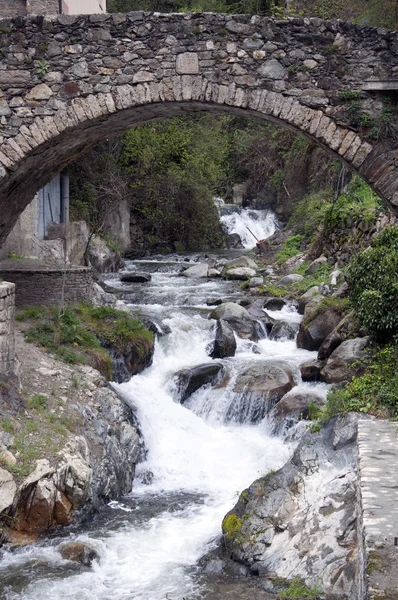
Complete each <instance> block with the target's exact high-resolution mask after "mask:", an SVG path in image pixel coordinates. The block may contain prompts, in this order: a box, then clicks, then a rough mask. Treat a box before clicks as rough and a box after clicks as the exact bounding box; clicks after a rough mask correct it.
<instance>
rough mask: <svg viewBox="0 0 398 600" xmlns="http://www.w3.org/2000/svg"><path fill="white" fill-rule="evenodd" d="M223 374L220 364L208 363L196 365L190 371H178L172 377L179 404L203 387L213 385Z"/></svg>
mask: <svg viewBox="0 0 398 600" xmlns="http://www.w3.org/2000/svg"><path fill="white" fill-rule="evenodd" d="M222 373H223V366H222V364H221V363H208V364H204V365H198V366H197V367H192V368H191V369H184V370H182V371H178V372H177V373H175V375H174V381H175V385H176V389H177V395H178V399H179V401H180V402H181V404H184V402H185V401H186V400H188V398H189V396H191V394H193V393H194V392H196V390H198V389H199V388H201V387H203V386H204V385H215V384H216V383H218V381H220V379H221V377H222Z"/></svg>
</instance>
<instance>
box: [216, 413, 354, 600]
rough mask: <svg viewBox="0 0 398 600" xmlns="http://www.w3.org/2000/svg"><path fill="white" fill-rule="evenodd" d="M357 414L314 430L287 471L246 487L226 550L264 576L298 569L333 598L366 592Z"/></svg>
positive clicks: (229, 525)
mask: <svg viewBox="0 0 398 600" xmlns="http://www.w3.org/2000/svg"><path fill="white" fill-rule="evenodd" d="M357 419H358V417H357V416H356V415H352V414H351V415H343V416H340V417H334V418H333V419H331V420H330V421H329V422H328V423H327V424H326V425H325V427H324V428H323V429H322V430H321V431H320V432H319V433H313V432H311V431H308V432H307V433H306V434H305V435H304V436H303V438H302V439H301V441H300V443H299V445H298V447H297V448H296V450H295V452H294V454H293V456H292V458H291V459H290V460H289V461H288V462H287V463H286V464H285V465H284V466H283V467H282V468H281V469H279V471H277V472H276V473H270V474H269V475H266V476H265V477H261V478H260V479H257V480H256V481H255V482H254V483H252V485H251V486H250V487H249V488H248V489H247V490H245V491H244V492H243V493H242V494H241V496H240V498H239V501H238V502H237V504H236V505H235V506H234V508H233V509H232V510H231V511H230V512H229V513H228V514H227V515H226V517H225V518H224V521H223V525H222V530H223V545H224V547H225V555H227V556H229V557H231V558H232V559H233V560H235V561H237V562H238V563H239V564H244V565H246V566H248V567H249V568H250V570H251V572H252V573H255V574H258V575H259V576H260V577H267V576H273V577H275V576H277V577H282V578H288V579H291V578H293V577H294V576H296V575H297V576H301V577H302V578H303V579H304V581H305V583H306V584H307V585H308V586H313V585H319V586H320V587H321V588H322V589H324V590H327V594H328V597H329V595H330V597H331V598H332V597H333V598H336V599H338V598H340V599H341V600H342V599H343V598H344V599H345V598H356V597H357V596H358V589H357V582H358V575H359V573H358V559H357V553H356V552H355V551H354V552H353V549H355V548H356V545H357V542H358V540H357V477H358V476H357V473H356V469H357V467H356V443H355V438H356V422H357ZM248 540H250V543H248Z"/></svg>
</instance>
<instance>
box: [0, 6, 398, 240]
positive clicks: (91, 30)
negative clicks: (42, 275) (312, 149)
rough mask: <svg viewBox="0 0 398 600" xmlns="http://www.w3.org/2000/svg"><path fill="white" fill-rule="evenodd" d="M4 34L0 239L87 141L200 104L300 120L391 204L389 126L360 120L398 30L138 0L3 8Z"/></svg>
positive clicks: (392, 59) (394, 52)
mask: <svg viewBox="0 0 398 600" xmlns="http://www.w3.org/2000/svg"><path fill="white" fill-rule="evenodd" d="M0 46H1V49H2V54H1V56H0V242H1V240H2V239H4V238H5V237H6V235H7V234H8V233H9V231H11V229H12V226H13V225H14V223H15V221H16V219H17V217H18V215H19V214H20V213H21V212H22V210H23V209H24V208H25V206H26V205H27V204H28V202H29V201H30V200H31V198H32V197H33V195H34V193H35V191H36V190H37V189H38V188H40V187H42V186H43V185H44V184H45V183H46V182H48V181H49V180H51V178H52V176H53V175H54V174H55V173H57V172H59V171H60V170H61V169H62V168H63V167H65V166H66V165H67V164H68V162H70V161H71V160H73V159H76V158H77V157H78V156H79V155H80V154H81V153H83V152H84V151H85V150H87V149H88V148H90V147H91V146H92V145H93V144H95V143H98V142H100V141H102V140H104V139H106V138H108V137H109V136H110V135H116V134H118V133H121V132H123V131H125V130H126V129H127V128H129V127H134V126H136V125H141V124H143V123H146V122H149V121H153V120H156V119H161V118H168V117H172V116H175V115H181V114H185V113H187V112H198V111H214V112H221V111H224V112H228V113H231V114H237V115H241V116H248V117H258V118H261V119H265V120H268V121H272V122H274V123H277V124H280V125H283V126H285V127H288V128H291V129H293V130H295V131H297V132H301V133H302V134H303V135H305V136H306V137H308V138H309V139H311V140H312V141H314V142H315V143H316V144H318V145H320V146H322V147H324V148H325V149H327V150H329V151H330V152H331V153H334V154H335V155H336V156H338V157H340V158H341V159H342V160H343V161H344V162H345V163H346V164H347V165H348V166H349V168H351V169H354V170H356V171H358V172H359V173H360V174H361V175H362V176H363V177H364V178H365V180H366V181H368V182H369V183H370V184H371V185H372V186H373V188H374V189H375V190H376V191H377V192H378V193H379V194H380V195H381V196H382V197H384V198H385V199H386V201H388V202H390V204H392V205H395V206H396V207H397V210H398V161H397V158H396V154H397V151H398V143H397V141H396V140H395V138H394V135H392V134H393V133H394V132H393V129H394V128H390V130H389V131H390V135H389V133H388V128H387V129H386V128H385V130H384V132H385V135H384V134H383V136H381V135H379V134H378V136H377V137H376V138H375V137H371V136H369V133H370V127H367V125H366V124H368V123H369V119H376V121H375V122H376V124H377V123H379V125H380V124H381V123H382V121H381V120H380V122H379V121H377V119H381V117H380V115H381V114H382V113H381V111H382V109H383V103H382V99H381V97H380V96H378V93H375V92H374V91H371V92H369V91H368V90H369V89H372V90H374V89H375V85H374V84H376V89H378V88H377V85H378V82H381V83H383V82H384V83H386V84H389V83H390V82H391V84H392V85H393V84H394V85H397V82H396V79H397V74H398V66H397V57H398V32H394V31H388V30H385V29H381V28H372V27H364V26H360V25H356V24H352V23H345V22H342V21H322V20H321V19H316V18H314V19H302V18H294V19H286V20H285V19H267V18H261V17H259V16H251V15H223V14H209V13H195V14H160V13H146V12H142V11H137V12H132V13H128V14H101V15H79V16H71V15H57V16H53V17H48V16H39V15H37V16H33V15H28V17H26V18H25V19H23V20H22V19H14V20H11V21H10V20H7V21H6V22H4V26H2V27H1V28H0ZM367 82H368V83H367ZM368 84H369V85H370V87H369V85H368ZM367 85H368V87H367ZM372 86H373V87H372ZM379 89H384V88H383V86H382V87H381V88H380V86H379ZM387 89H389V88H388V85H387ZM391 89H392V88H391ZM342 92H345V94H344V93H343V94H342ZM352 92H354V97H355V100H356V103H357V104H359V108H358V110H357V107H356V108H355V110H356V112H358V114H361V111H363V112H364V113H366V115H365V117H366V118H364V119H362V120H361V119H360V123H359V125H358V124H357V125H353V123H352V112H353V106H352V103H351V98H352ZM355 106H356V105H355ZM377 131H379V129H378V130H377ZM391 132H392V133H391ZM381 138H383V139H381Z"/></svg>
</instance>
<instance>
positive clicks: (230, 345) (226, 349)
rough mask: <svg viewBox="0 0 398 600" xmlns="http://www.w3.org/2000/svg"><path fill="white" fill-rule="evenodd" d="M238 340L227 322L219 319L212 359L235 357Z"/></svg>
mask: <svg viewBox="0 0 398 600" xmlns="http://www.w3.org/2000/svg"><path fill="white" fill-rule="evenodd" d="M235 352H236V339H235V335H234V331H233V329H232V327H231V326H230V325H228V323H227V321H224V320H223V319H219V320H218V321H217V326H216V339H215V341H214V348H213V351H212V353H211V357H212V358H226V357H228V356H235Z"/></svg>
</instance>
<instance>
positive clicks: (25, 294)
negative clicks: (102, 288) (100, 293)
mask: <svg viewBox="0 0 398 600" xmlns="http://www.w3.org/2000/svg"><path fill="white" fill-rule="evenodd" d="M1 277H2V278H6V279H8V280H9V281H12V282H13V284H15V286H16V295H15V297H16V305H17V306H57V305H59V304H60V303H61V302H62V294H64V302H65V304H75V303H77V302H81V301H83V300H86V301H88V302H89V301H90V300H91V296H92V289H93V278H92V271H91V269H90V268H88V267H74V268H73V269H70V270H68V271H66V272H65V273H64V272H63V271H62V270H46V271H44V270H43V271H33V270H32V271H27V270H19V269H18V268H16V269H15V270H7V271H1V270H0V278H1ZM4 285H5V284H4ZM7 285H12V284H7ZM13 287H14V286H13ZM63 287H64V290H63ZM0 302H1V300H0ZM0 306H1V305H0ZM0 321H1V311H0ZM0 326H1V322H0ZM0 331H1V329H0ZM0 339H1V338H0Z"/></svg>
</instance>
